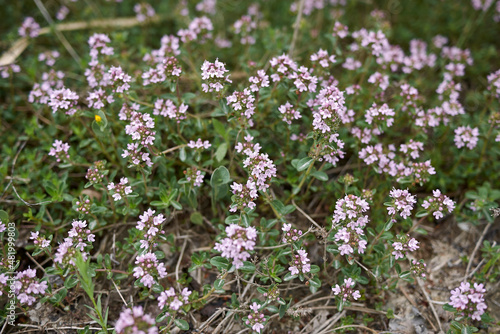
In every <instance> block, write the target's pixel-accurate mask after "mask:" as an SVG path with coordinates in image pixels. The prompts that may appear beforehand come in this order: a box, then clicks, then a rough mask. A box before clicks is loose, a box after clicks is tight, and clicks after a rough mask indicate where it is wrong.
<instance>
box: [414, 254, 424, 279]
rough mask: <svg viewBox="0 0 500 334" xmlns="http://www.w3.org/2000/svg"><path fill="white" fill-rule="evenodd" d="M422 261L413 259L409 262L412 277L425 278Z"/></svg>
mask: <svg viewBox="0 0 500 334" xmlns="http://www.w3.org/2000/svg"><path fill="white" fill-rule="evenodd" d="M426 267H427V264H425V262H424V260H420V261H417V260H415V259H413V260H411V266H410V271H411V273H412V274H413V275H415V276H417V277H420V278H423V279H425V278H426V277H427V274H426V269H425V268H426Z"/></svg>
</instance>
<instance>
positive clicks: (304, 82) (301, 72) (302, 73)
mask: <svg viewBox="0 0 500 334" xmlns="http://www.w3.org/2000/svg"><path fill="white" fill-rule="evenodd" d="M311 72H312V69H311V70H309V69H308V68H307V67H305V66H301V67H300V68H299V69H298V70H297V71H294V72H292V73H291V74H290V75H289V76H288V78H289V79H290V80H294V81H293V84H294V85H295V88H297V91H299V92H313V93H314V92H316V87H317V85H318V78H316V77H315V76H313V75H311Z"/></svg>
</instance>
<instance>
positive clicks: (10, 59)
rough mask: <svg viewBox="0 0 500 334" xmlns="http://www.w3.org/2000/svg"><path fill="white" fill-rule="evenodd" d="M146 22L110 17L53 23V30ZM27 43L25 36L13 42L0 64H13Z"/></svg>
mask: <svg viewBox="0 0 500 334" xmlns="http://www.w3.org/2000/svg"><path fill="white" fill-rule="evenodd" d="M161 20H162V18H161V17H159V16H155V17H154V18H152V19H151V20H150V22H160V21H161ZM144 24H146V22H139V20H137V18H135V17H122V18H111V19H99V20H92V21H88V22H85V21H78V22H68V23H60V24H56V25H54V26H53V27H54V30H55V31H75V30H84V29H93V28H112V29H120V28H131V27H135V26H138V25H144ZM50 31H51V29H50V28H49V27H45V28H42V29H40V34H39V35H46V34H48V33H50ZM28 45H29V39H28V38H26V37H22V38H20V39H18V40H17V41H15V42H14V44H13V45H12V46H11V47H10V49H9V50H7V51H5V52H4V54H2V57H0V66H6V65H10V64H13V63H14V62H15V61H16V59H17V58H18V57H19V56H20V55H21V54H22V53H23V52H24V50H25V49H26V48H27V47H28Z"/></svg>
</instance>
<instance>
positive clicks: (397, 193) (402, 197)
mask: <svg viewBox="0 0 500 334" xmlns="http://www.w3.org/2000/svg"><path fill="white" fill-rule="evenodd" d="M389 196H390V197H392V202H391V203H390V205H389V207H388V208H387V211H388V212H389V214H390V215H393V216H394V215H395V214H396V213H399V214H400V215H401V217H403V219H406V218H408V217H409V216H410V215H411V210H413V205H414V204H415V203H417V200H416V196H415V195H412V194H410V192H409V191H408V189H406V190H401V189H395V188H393V189H392V190H391V191H390V193H389Z"/></svg>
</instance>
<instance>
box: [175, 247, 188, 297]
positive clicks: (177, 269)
mask: <svg viewBox="0 0 500 334" xmlns="http://www.w3.org/2000/svg"><path fill="white" fill-rule="evenodd" d="M187 241H188V239H187V238H186V239H184V243H183V244H182V250H181V254H180V255H179V260H177V265H176V266H175V280H176V281H177V287H178V288H180V283H179V267H180V266H181V261H182V257H183V256H184V251H185V250H186V245H187Z"/></svg>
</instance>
